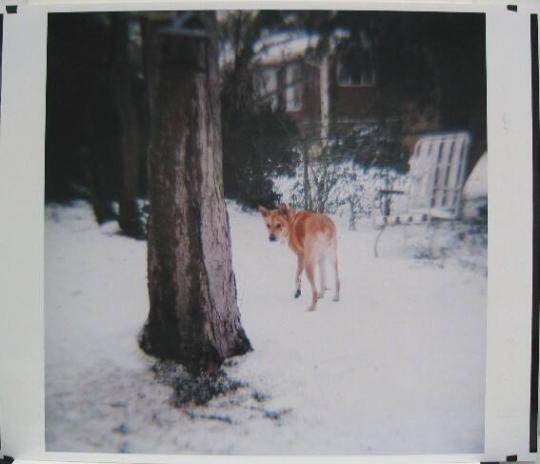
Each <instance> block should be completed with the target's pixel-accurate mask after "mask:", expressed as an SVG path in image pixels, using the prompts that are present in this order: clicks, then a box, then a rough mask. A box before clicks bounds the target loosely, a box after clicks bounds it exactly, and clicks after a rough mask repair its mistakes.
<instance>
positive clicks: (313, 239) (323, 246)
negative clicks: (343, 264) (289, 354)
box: [259, 203, 339, 311]
mask: <svg viewBox="0 0 540 464" xmlns="http://www.w3.org/2000/svg"><path fill="white" fill-rule="evenodd" d="M259 211H260V212H261V214H262V216H263V218H264V221H265V223H266V227H267V229H268V234H269V237H268V238H269V239H270V241H271V242H275V241H276V240H280V241H282V242H285V241H288V243H289V247H290V248H291V250H292V251H294V252H295V253H296V256H297V257H298V267H297V269H296V293H295V294H294V297H295V298H298V297H299V296H300V294H301V289H300V286H301V274H302V271H303V270H304V269H305V270H306V275H307V278H308V280H309V283H310V284H311V289H312V294H313V298H312V302H311V305H310V306H309V308H308V310H309V311H313V310H314V309H315V306H316V304H317V300H318V299H319V298H322V297H323V296H324V292H325V290H326V274H325V262H326V260H328V261H329V262H330V264H331V265H332V267H333V269H334V275H335V294H334V301H339V275H338V260H337V237H336V226H335V224H334V222H333V221H332V219H330V218H329V217H328V216H326V215H325V214H319V213H313V212H311V211H297V212H296V211H294V210H292V209H290V208H289V207H288V206H287V205H286V204H285V203H282V204H281V205H280V207H279V208H278V209H272V210H269V209H266V208H264V207H263V206H259ZM317 265H319V278H320V289H319V291H317V286H316V285H315V267H316V266H317Z"/></svg>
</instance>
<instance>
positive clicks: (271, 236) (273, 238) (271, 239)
mask: <svg viewBox="0 0 540 464" xmlns="http://www.w3.org/2000/svg"><path fill="white" fill-rule="evenodd" d="M268 240H270V241H271V242H275V241H276V236H275V235H270V237H268Z"/></svg>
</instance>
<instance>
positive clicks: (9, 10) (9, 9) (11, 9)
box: [6, 5, 17, 14]
mask: <svg viewBox="0 0 540 464" xmlns="http://www.w3.org/2000/svg"><path fill="white" fill-rule="evenodd" d="M6 12H7V14H16V13H17V5H6Z"/></svg>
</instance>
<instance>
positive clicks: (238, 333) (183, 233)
mask: <svg viewBox="0 0 540 464" xmlns="http://www.w3.org/2000/svg"><path fill="white" fill-rule="evenodd" d="M203 19H204V20H205V21H204V22H205V24H206V26H207V28H206V29H207V33H208V37H209V38H210V40H208V39H205V38H201V37H197V36H191V35H178V34H176V35H173V34H165V33H161V34H160V38H159V39H160V42H161V43H160V50H161V52H162V56H161V63H160V70H159V83H158V87H157V105H158V106H157V107H158V111H157V115H156V117H157V125H156V131H157V134H156V135H157V137H156V139H157V140H156V143H155V144H153V148H152V153H151V155H150V159H149V185H148V187H149V199H150V221H149V224H148V287H149V295H150V313H149V316H148V320H147V323H146V325H145V327H144V329H143V332H142V335H141V340H140V343H141V348H142V349H143V350H144V351H145V352H147V353H148V354H151V355H153V356H156V357H159V358H163V359H173V360H175V361H177V362H179V363H181V364H183V365H184V366H185V367H186V368H187V370H188V371H189V372H191V373H192V374H198V373H200V372H201V371H204V372H210V373H215V372H217V369H218V368H219V366H220V365H221V363H222V362H223V360H224V359H226V358H228V357H230V356H235V355H239V354H243V353H245V352H247V351H248V350H250V349H251V346H250V343H249V340H248V339H247V337H246V335H245V333H244V330H243V328H242V326H241V324H240V313H239V310H238V306H237V303H236V283H235V278H234V273H233V270H232V260H231V241H230V235H229V223H228V216H227V211H226V209H225V201H224V196H223V169H222V148H221V124H220V119H219V118H220V108H219V96H218V92H219V78H218V68H217V66H218V65H217V41H216V38H217V33H216V20H215V15H214V14H213V13H207V14H205V16H203Z"/></svg>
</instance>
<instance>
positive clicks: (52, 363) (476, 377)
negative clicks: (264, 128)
mask: <svg viewBox="0 0 540 464" xmlns="http://www.w3.org/2000/svg"><path fill="white" fill-rule="evenodd" d="M229 214H230V222H231V229H232V239H233V263H234V269H235V272H236V278H237V284H238V290H239V304H240V310H241V314H242V322H243V325H244V328H245V329H246V332H247V334H248V336H249V338H250V340H251V342H252V345H253V347H254V351H253V352H251V353H249V354H247V355H245V356H243V357H240V358H236V359H235V360H233V361H232V362H230V363H227V366H226V367H225V368H224V369H225V371H226V373H227V376H228V377H229V378H230V379H233V380H238V381H240V382H241V384H240V385H239V388H237V389H236V390H235V391H234V392H231V393H228V394H226V395H223V396H220V397H216V398H215V399H213V400H212V401H211V402H210V403H209V404H208V405H206V406H194V405H184V406H181V407H174V406H173V404H172V401H171V398H172V396H173V388H172V387H171V385H170V384H171V382H174V379H178V378H181V373H179V372H178V370H175V369H173V368H171V367H170V366H169V368H168V369H167V366H165V367H164V366H161V369H160V370H159V372H163V371H167V372H168V374H160V375H156V369H152V367H153V366H154V365H155V360H154V359H152V358H150V357H148V356H146V355H145V354H143V353H142V352H141V351H140V349H139V348H138V346H137V333H138V331H139V329H140V328H141V327H142V325H143V324H144V321H145V318H146V315H147V311H148V297H147V287H146V243H145V242H140V241H135V240H132V239H128V238H125V237H122V236H119V235H117V234H116V233H115V232H116V229H115V227H112V226H106V227H102V228H99V227H98V226H97V225H96V224H95V222H94V220H93V218H92V214H91V210H90V208H89V207H88V205H86V204H85V203H75V204H74V205H73V206H72V207H62V206H48V207H47V208H46V227H45V265H46V267H45V323H46V339H45V343H46V345H45V346H46V351H45V355H46V366H45V373H46V441H47V449H48V450H49V451H89V452H138V453H179V454H180V453H197V454H201V453H203V454H206V453H210V454H213V453H219V454H259V453H268V454H408V453H412V454H423V453H430V454H431V453H469V452H481V451H482V449H483V427H484V422H483V415H484V377H485V374H484V369H485V320H486V276H485V248H484V247H483V246H479V245H474V246H471V247H466V246H462V248H461V249H459V247H458V249H457V251H456V250H453V253H451V256H448V257H447V258H446V259H444V260H442V259H438V260H427V259H418V258H415V257H414V255H416V256H417V257H418V256H420V255H421V253H418V250H416V251H414V249H411V248H413V247H411V246H410V243H411V239H410V238H409V239H408V240H407V242H406V243H405V244H404V237H405V233H404V229H403V228H402V227H396V228H393V229H389V230H388V231H387V232H385V234H384V236H383V238H382V241H381V244H380V247H379V251H380V254H381V257H380V258H378V259H376V258H374V256H373V251H372V247H373V242H374V239H375V236H376V233H377V231H375V230H374V229H373V228H372V227H371V225H370V224H369V222H362V223H360V224H359V226H358V231H356V232H352V231H348V230H347V229H346V224H345V223H341V222H340V223H339V224H338V229H339V253H340V262H341V282H342V299H341V301H340V302H339V303H333V302H332V301H331V299H330V298H327V299H325V300H322V301H320V302H319V304H318V308H317V311H315V312H307V311H306V310H305V309H306V307H307V306H308V299H309V292H308V291H306V289H307V282H305V281H304V282H303V289H304V292H303V295H302V297H301V298H300V299H298V300H295V299H294V298H293V288H294V285H293V276H294V268H295V257H294V256H293V254H292V253H291V252H290V251H289V250H288V248H287V247H286V246H282V245H280V244H276V243H270V242H269V241H268V239H267V237H266V232H265V228H264V226H263V222H262V220H261V218H260V217H259V215H258V214H250V213H245V212H241V211H240V209H238V208H237V207H236V206H235V205H229ZM411 230H412V229H408V232H407V234H408V235H409V236H410V235H411V233H413V232H411ZM423 233H424V231H423V230H419V231H418V233H417V236H416V238H418V237H420V241H421V239H422V236H423ZM448 234H449V233H448V232H444V234H443V235H444V238H445V239H448V237H449V235H448ZM413 235H414V234H413ZM413 238H414V237H413ZM405 245H409V246H405Z"/></svg>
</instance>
